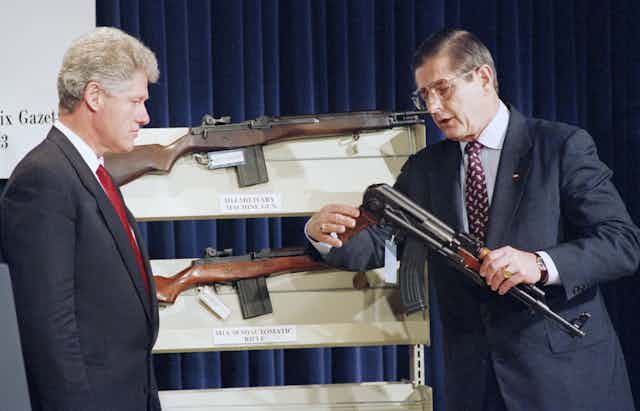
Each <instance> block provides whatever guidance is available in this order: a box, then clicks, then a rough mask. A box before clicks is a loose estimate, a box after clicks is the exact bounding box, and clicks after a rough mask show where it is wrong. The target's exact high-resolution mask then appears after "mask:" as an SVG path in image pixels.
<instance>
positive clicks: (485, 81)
mask: <svg viewBox="0 0 640 411" xmlns="http://www.w3.org/2000/svg"><path fill="white" fill-rule="evenodd" d="M495 75H496V73H494V72H493V70H492V69H491V67H490V66H489V65H488V64H483V65H482V66H480V67H478V76H479V77H480V81H481V82H482V88H483V89H485V90H489V89H490V90H493V79H494V77H495Z"/></svg>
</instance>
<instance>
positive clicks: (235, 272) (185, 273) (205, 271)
mask: <svg viewBox="0 0 640 411" xmlns="http://www.w3.org/2000/svg"><path fill="white" fill-rule="evenodd" d="M199 261H200V260H196V261H194V262H192V263H191V265H190V266H189V267H187V268H185V269H184V270H182V271H180V272H179V273H177V274H175V275H174V276H172V277H161V276H154V277H153V280H154V282H155V284H156V295H157V297H158V301H159V302H161V303H165V304H173V303H174V302H175V300H176V298H177V297H178V295H179V294H180V293H181V292H183V291H185V290H187V289H189V288H191V287H195V286H197V285H202V284H214V283H226V282H232V281H235V280H241V279H245V278H256V277H262V276H269V275H279V274H286V273H296V272H304V271H321V270H326V269H328V268H329V267H328V266H327V265H326V264H323V263H320V262H318V261H314V260H313V259H312V258H311V257H309V256H308V255H297V256H291V257H273V258H264V259H256V260H251V261H229V262H212V263H199Z"/></svg>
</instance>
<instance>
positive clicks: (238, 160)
mask: <svg viewBox="0 0 640 411" xmlns="http://www.w3.org/2000/svg"><path fill="white" fill-rule="evenodd" d="M207 157H208V158H209V163H208V164H207V168H208V169H209V170H215V169H216V168H223V167H233V166H241V165H244V164H246V163H247V161H246V160H245V158H244V149H241V148H240V149H234V150H222V151H210V152H208V153H207Z"/></svg>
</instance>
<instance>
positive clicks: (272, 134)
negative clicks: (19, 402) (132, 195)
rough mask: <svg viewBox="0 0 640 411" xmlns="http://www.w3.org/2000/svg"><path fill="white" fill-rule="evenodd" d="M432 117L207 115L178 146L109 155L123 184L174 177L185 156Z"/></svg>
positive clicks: (379, 113)
mask: <svg viewBox="0 0 640 411" xmlns="http://www.w3.org/2000/svg"><path fill="white" fill-rule="evenodd" d="M424 114H426V112H421V111H417V112H398V113H390V112H384V111H363V112H354V113H336V114H318V115H305V116H286V117H266V116H265V117H259V118H257V119H255V120H250V121H245V122H242V123H230V124H229V123H228V122H229V118H228V117H227V118H222V119H214V118H213V117H212V116H209V115H205V116H204V118H203V120H202V124H201V125H200V126H198V127H193V128H191V129H189V132H188V133H187V134H185V135H184V136H182V137H180V138H178V139H177V140H175V141H174V142H173V143H171V144H169V145H167V146H163V145H161V144H148V145H140V146H136V147H135V148H134V149H133V150H132V151H130V152H127V153H117V154H114V153H111V154H106V155H105V166H106V168H107V170H108V171H109V173H110V174H111V176H112V178H113V180H114V181H115V182H116V184H118V185H124V184H126V183H128V182H130V181H132V180H135V179H136V178H138V177H141V176H142V175H144V174H147V173H149V172H169V171H170V170H171V168H172V167H173V164H174V163H175V162H176V160H177V159H178V158H180V157H181V156H184V155H187V154H191V153H198V152H210V151H219V150H227V149H237V148H245V147H251V146H262V145H265V144H271V143H275V142H279V141H284V140H291V139H299V138H318V137H330V136H336V135H344V134H358V133H361V132H367V131H376V130H382V129H387V128H392V127H396V126H402V125H411V124H422V123H424V121H423V120H421V119H420V117H419V116H421V115H424Z"/></svg>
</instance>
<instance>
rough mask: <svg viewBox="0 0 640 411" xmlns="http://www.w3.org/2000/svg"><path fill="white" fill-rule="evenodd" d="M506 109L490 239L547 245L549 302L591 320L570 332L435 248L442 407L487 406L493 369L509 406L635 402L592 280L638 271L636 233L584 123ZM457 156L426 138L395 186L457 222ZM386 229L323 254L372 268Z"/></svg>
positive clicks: (453, 147)
mask: <svg viewBox="0 0 640 411" xmlns="http://www.w3.org/2000/svg"><path fill="white" fill-rule="evenodd" d="M510 111H511V115H510V120H509V126H508V129H507V135H506V137H505V141H504V146H503V150H502V153H501V158H500V164H499V168H498V173H497V176H496V186H495V190H494V196H493V199H492V203H491V208H490V211H489V213H490V214H489V227H488V232H487V241H486V245H487V246H488V247H489V248H492V249H495V248H497V247H501V246H505V245H510V246H513V247H515V248H518V249H522V250H527V251H532V252H533V251H546V252H547V253H548V254H549V255H550V256H551V257H552V259H553V261H554V262H555V264H556V266H557V268H558V271H559V273H560V278H561V281H562V285H553V286H547V287H545V292H546V294H547V297H546V299H547V304H548V305H549V306H550V307H551V308H552V309H554V310H555V311H557V312H558V313H559V314H560V315H562V316H563V317H564V318H567V319H574V318H576V317H578V315H579V314H580V313H582V312H588V313H590V314H591V316H592V318H591V319H590V320H589V321H588V322H587V323H586V325H585V327H584V330H585V331H586V333H587V336H586V337H584V338H571V337H570V336H568V335H567V334H566V333H565V332H564V331H563V330H561V329H560V328H558V327H557V326H555V325H554V324H553V323H552V322H551V321H550V320H547V319H545V318H543V317H542V316H541V315H539V314H532V313H531V312H530V311H528V310H526V309H524V308H523V306H522V305H520V304H519V303H517V302H515V301H513V300H512V299H511V297H508V296H499V295H497V294H495V293H492V292H491V291H490V289H488V288H487V289H483V288H481V287H478V286H476V285H475V284H472V283H471V282H470V281H468V280H467V279H466V278H464V277H463V276H462V275H461V274H459V273H457V272H455V271H453V270H452V269H451V268H450V267H449V266H447V265H446V264H445V263H444V261H443V260H442V259H441V258H440V257H438V256H435V255H433V256H430V257H429V258H428V264H429V276H430V284H431V285H432V286H434V287H435V291H436V293H437V298H438V303H439V304H440V312H441V320H442V327H443V347H444V348H443V350H444V357H445V358H444V359H445V367H446V369H445V391H446V394H445V395H446V403H447V410H476V409H482V404H483V397H484V393H485V382H484V381H485V376H486V375H487V367H489V366H493V367H494V369H495V374H496V376H497V380H498V383H499V386H500V388H501V392H502V395H503V397H504V400H505V403H506V405H507V407H508V409H509V410H545V411H551V410H594V411H595V410H605V409H606V410H632V409H633V402H632V397H631V392H630V388H629V382H628V377H627V372H626V368H625V362H624V358H623V355H622V351H621V348H620V344H619V342H618V338H617V336H616V333H615V331H614V329H613V327H612V324H611V321H610V319H609V315H608V313H607V310H606V308H605V306H604V301H603V298H602V294H601V290H600V288H599V286H598V284H601V283H603V282H605V281H609V280H613V279H616V278H618V277H620V276H623V275H630V274H633V273H634V272H635V270H636V268H637V266H638V263H639V261H640V245H639V243H640V240H639V239H640V233H639V231H638V229H637V228H636V227H635V226H634V224H633V223H632V222H631V219H630V217H629V215H628V213H627V210H626V208H625V206H624V204H623V202H622V200H621V199H620V196H619V195H618V192H617V191H616V189H615V188H614V186H613V184H612V183H611V180H610V178H611V171H610V170H609V169H608V168H607V167H606V166H605V165H604V164H603V163H602V162H601V161H600V160H599V159H598V156H597V153H596V148H595V145H594V143H593V140H592V138H591V137H590V136H589V135H588V134H587V133H586V132H585V131H584V130H581V129H579V128H576V127H573V126H569V125H566V124H561V123H554V122H548V121H544V120H537V119H528V118H525V117H524V116H523V115H522V114H520V113H519V112H518V111H516V110H515V109H513V108H511V109H510ZM461 161H462V153H461V150H460V146H459V144H458V143H457V142H452V141H443V142H440V143H438V144H435V145H433V146H430V147H427V148H426V149H424V150H422V151H420V152H418V153H417V154H415V155H414V156H412V157H410V158H409V159H408V161H407V162H406V164H405V166H404V168H403V170H402V172H401V175H400V176H399V177H398V180H397V182H396V185H395V187H396V188H397V189H399V190H400V191H402V192H404V193H405V194H407V195H408V196H409V197H410V198H411V199H413V200H414V201H416V202H417V203H418V204H420V205H421V206H423V207H424V208H425V209H427V210H429V211H431V212H432V213H434V214H435V215H436V216H438V217H439V218H441V219H442V220H444V221H445V222H447V223H448V224H450V225H452V226H453V227H456V228H457V229H462V227H463V225H462V217H461V210H462V205H461V204H460V202H461V194H460V162H461ZM516 174H517V175H518V177H514V175H516ZM384 237H385V235H384V231H383V230H379V229H378V228H377V227H373V228H369V229H367V230H365V231H363V232H361V233H360V234H358V235H357V236H356V237H354V238H352V239H351V240H350V241H349V242H347V243H346V244H345V245H344V246H343V247H342V248H340V249H335V248H334V249H333V250H332V251H331V253H330V254H329V255H328V256H327V257H326V258H327V260H328V261H329V262H330V263H332V264H334V265H338V266H343V267H345V268H348V269H354V270H362V269H366V268H372V267H379V266H381V265H382V264H383V256H384V252H383V241H382V239H383V238H384Z"/></svg>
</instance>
